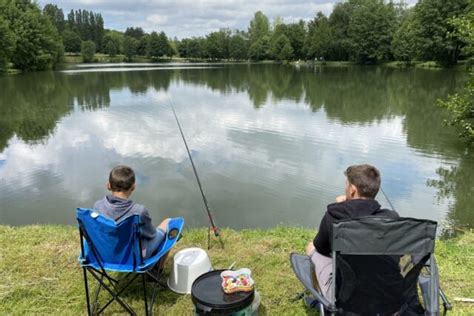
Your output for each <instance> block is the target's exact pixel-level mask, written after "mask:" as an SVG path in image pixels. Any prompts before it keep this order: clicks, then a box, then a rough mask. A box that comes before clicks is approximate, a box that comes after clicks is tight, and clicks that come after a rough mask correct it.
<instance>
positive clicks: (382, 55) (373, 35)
mask: <svg viewBox="0 0 474 316" xmlns="http://www.w3.org/2000/svg"><path fill="white" fill-rule="evenodd" d="M349 3H350V4H353V5H354V7H353V9H352V16H351V20H350V23H349V29H348V33H349V34H348V35H349V39H350V43H351V54H352V59H354V60H355V61H357V62H360V63H378V62H381V61H385V60H388V59H390V57H391V43H392V37H393V33H394V31H395V25H396V13H395V9H394V6H393V4H392V3H389V4H385V3H384V1H382V0H352V1H351V0H349Z"/></svg>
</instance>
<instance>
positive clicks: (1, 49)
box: [0, 15, 15, 72]
mask: <svg viewBox="0 0 474 316" xmlns="http://www.w3.org/2000/svg"><path fill="white" fill-rule="evenodd" d="M14 51H15V34H14V33H13V32H12V31H11V30H10V28H9V27H8V23H7V21H5V19H3V17H2V16H1V15H0V72H3V71H4V70H5V69H6V68H7V63H8V61H9V60H10V58H11V56H12V54H13V52H14Z"/></svg>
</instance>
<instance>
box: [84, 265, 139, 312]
mask: <svg viewBox="0 0 474 316" xmlns="http://www.w3.org/2000/svg"><path fill="white" fill-rule="evenodd" d="M90 272H91V274H92V276H94V278H95V279H96V280H97V281H98V282H99V283H101V284H102V286H103V287H104V289H105V290H106V291H107V292H109V294H110V295H111V296H112V299H110V300H109V301H108V302H107V304H105V305H104V306H103V307H102V308H101V309H100V310H99V311H98V312H97V314H100V313H102V312H103V311H104V310H105V309H106V308H107V307H108V306H109V305H110V304H111V303H112V302H113V301H114V300H115V301H117V303H119V304H120V305H121V306H122V307H123V308H124V309H125V310H126V311H127V312H128V313H129V314H130V315H136V313H135V312H134V311H133V309H132V308H131V307H130V306H129V305H128V304H127V303H126V302H124V301H123V300H122V299H121V298H120V297H119V295H120V294H122V292H123V291H124V290H125V289H126V288H127V287H128V286H129V285H130V284H131V283H132V282H133V281H134V280H135V279H136V278H137V276H138V275H136V276H135V277H133V278H132V279H131V280H130V281H128V282H127V284H126V285H125V286H124V287H122V289H121V290H120V291H118V292H114V291H113V290H112V289H111V288H110V287H109V286H107V284H105V282H101V279H100V278H99V277H98V276H97V275H96V274H95V273H94V271H90ZM112 286H113V287H114V285H113V284H112ZM114 290H115V291H116V289H115V287H114Z"/></svg>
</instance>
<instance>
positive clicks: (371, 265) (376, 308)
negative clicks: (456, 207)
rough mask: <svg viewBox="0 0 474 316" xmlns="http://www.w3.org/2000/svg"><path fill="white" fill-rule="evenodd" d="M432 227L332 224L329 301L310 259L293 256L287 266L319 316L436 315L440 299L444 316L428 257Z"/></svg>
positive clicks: (404, 221) (366, 220) (401, 221)
mask: <svg viewBox="0 0 474 316" xmlns="http://www.w3.org/2000/svg"><path fill="white" fill-rule="evenodd" d="M436 226H437V224H436V222H433V221H429V220H420V219H413V218H398V219H391V218H384V217H363V218H358V219H351V220H343V221H339V222H336V223H334V224H333V232H332V259H333V260H332V275H333V276H336V277H335V278H334V277H333V285H334V286H333V288H332V291H331V296H330V297H329V298H327V297H324V296H323V295H322V294H321V291H320V290H319V289H318V286H317V280H315V272H314V264H313V262H312V261H311V258H309V257H308V256H305V255H299V254H295V253H292V254H291V255H290V261H291V264H292V267H293V270H294V272H295V274H296V276H297V277H298V279H299V280H300V281H301V282H302V283H303V285H304V286H305V288H306V289H307V290H308V291H309V292H310V293H311V298H312V299H314V301H313V302H312V305H313V306H314V307H316V306H317V307H319V309H320V313H321V314H322V315H324V314H325V313H326V312H327V313H329V314H331V315H336V314H338V315H438V314H439V297H441V299H442V301H443V305H444V312H445V313H446V311H447V310H449V309H451V305H450V304H449V302H448V300H447V298H446V296H445V295H444V293H443V292H442V291H441V289H440V287H439V276H438V270H437V267H436V261H435V258H434V254H433V253H434V246H435V238H436ZM417 284H419V288H420V290H421V292H422V297H423V302H424V304H423V305H421V304H420V300H419V298H418V292H417V289H418V288H417Z"/></svg>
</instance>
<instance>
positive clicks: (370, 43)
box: [0, 0, 473, 70]
mask: <svg viewBox="0 0 474 316" xmlns="http://www.w3.org/2000/svg"><path fill="white" fill-rule="evenodd" d="M472 11H473V7H472V4H471V5H470V4H469V0H422V1H419V2H418V3H417V4H416V5H415V6H413V7H411V8H409V7H408V6H407V5H406V4H405V3H404V2H403V1H400V2H394V1H384V0H348V1H345V2H340V3H337V4H336V5H335V6H334V9H333V11H332V13H331V14H330V15H329V16H325V15H324V14H323V13H321V12H318V13H316V15H315V17H314V18H313V19H311V20H310V21H308V22H306V21H303V20H300V21H298V22H294V23H285V22H284V21H283V19H282V18H279V17H277V18H275V19H274V20H273V21H271V22H270V20H269V19H268V17H267V16H266V15H265V14H264V13H263V12H260V11H258V12H256V13H255V14H254V16H253V19H252V20H251V21H250V23H249V27H248V29H247V30H232V29H229V28H224V29H220V30H218V31H215V32H211V33H209V34H208V35H206V36H201V37H191V38H183V39H181V40H178V39H176V38H174V39H171V38H169V37H168V36H167V35H166V34H165V33H164V32H159V33H158V32H151V33H146V32H145V31H144V30H143V29H142V28H140V27H128V28H127V29H126V30H125V32H119V31H115V30H107V29H104V20H103V18H102V16H101V14H99V13H95V12H92V11H87V10H75V11H74V10H71V11H70V12H69V13H68V14H67V16H66V17H65V15H64V13H63V10H62V9H61V8H59V7H58V6H56V5H53V4H47V5H46V6H45V7H44V8H43V10H41V9H40V8H39V6H38V5H37V4H36V3H35V2H32V1H31V0H0V31H1V32H0V69H4V68H5V67H6V65H7V63H8V62H11V63H12V64H13V67H15V68H18V69H23V70H42V69H48V68H52V67H54V66H55V65H56V64H57V63H59V62H60V61H61V58H62V56H63V52H64V51H65V52H67V53H82V56H83V58H84V61H86V62H89V61H93V60H94V54H95V53H96V52H101V53H105V54H108V55H110V56H115V55H118V54H123V55H125V58H126V59H127V60H129V61H130V60H132V58H133V57H134V56H145V57H148V58H151V59H155V60H156V59H159V58H163V57H172V56H175V55H178V56H180V57H183V58H189V59H207V60H221V59H225V60H255V61H259V60H278V61H287V60H288V61H291V60H315V59H317V60H337V61H354V62H357V63H361V64H376V63H381V62H386V61H392V60H397V61H403V62H407V63H409V62H411V61H415V60H433V61H437V62H439V63H441V64H443V65H452V64H455V63H456V62H457V61H458V60H459V59H460V58H468V57H469V56H471V55H472V53H471V52H470V50H469V49H468V47H469V42H468V41H469V38H468V37H466V36H461V35H460V34H458V32H457V31H456V30H457V28H456V25H455V24H454V23H453V19H456V18H463V17H468V16H469V14H470V13H471V12H472Z"/></svg>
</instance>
